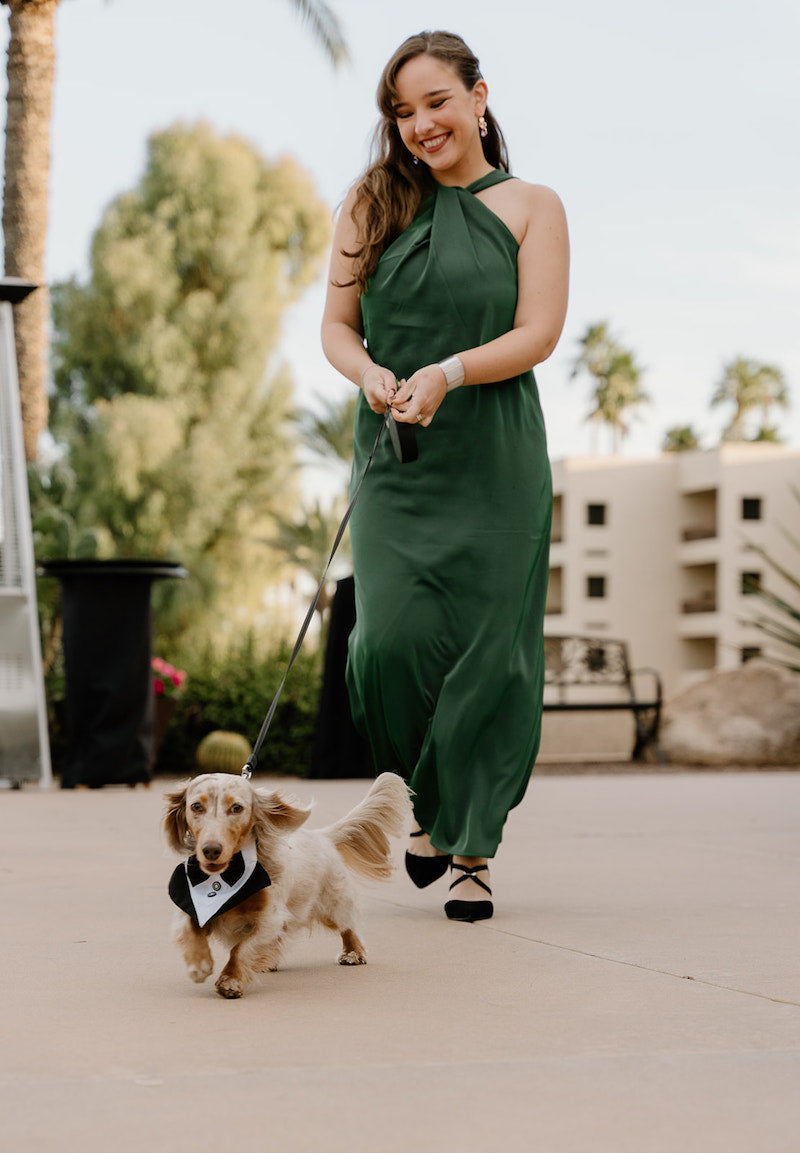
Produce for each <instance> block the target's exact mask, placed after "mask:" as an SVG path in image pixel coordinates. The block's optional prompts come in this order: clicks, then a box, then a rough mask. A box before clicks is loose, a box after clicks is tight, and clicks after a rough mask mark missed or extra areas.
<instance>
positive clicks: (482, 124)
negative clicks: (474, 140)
mask: <svg viewBox="0 0 800 1153" xmlns="http://www.w3.org/2000/svg"><path fill="white" fill-rule="evenodd" d="M478 129H479V131H480V134H481V136H488V135H489V128H488V126H487V124H486V119H485V117H483V116H479V117H478Z"/></svg>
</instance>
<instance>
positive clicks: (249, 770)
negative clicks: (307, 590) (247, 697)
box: [242, 408, 394, 781]
mask: <svg viewBox="0 0 800 1153" xmlns="http://www.w3.org/2000/svg"><path fill="white" fill-rule="evenodd" d="M386 415H387V417H388V419H386V418H384V421H382V422H381V426H380V428H379V429H378V435H377V436H376V437H375V443H374V444H373V446H372V451H371V452H370V454H369V457H368V459H367V463H366V464H365V465H364V471H363V472H362V474H361V479H360V480H359V482H358V485H357V486H356V490H355V492H354V493H353V497H352V499H351V501H350V504H349V505H348V506H347V511H346V513H345V514H344V516H343V517H342V523H341V524H340V525H339V528H338V531H337V533H336V539H335V540H334V542H333V547H332V548H331V552H330V556H329V557H328V562H327V564H326V565H325V571H324V572H323V574H322V580H321V581H320V582H319V586H318V588H317V591H316V593H315V594H314V599H313V600H312V602H311V604H310V606H309V609H308V612H307V613H306V617H305V620H304V621H303V623H302V625H301V626H300V632H299V633H298V636H297V640H296V641H295V643H294V648H293V649H292V655H291V656H290V657H289V663H288V664H287V666H286V672H285V673H284V674H283V680H282V681H281V683H280V684H279V685H278V691H277V692H276V694H275V696H274V697H273V699H272V704H271V705H270V706H269V710H268V711H267V715H266V716H265V717H264V723H263V724H262V726H261V732H260V733H259V734H258V737H257V738H256V743H255V744H254V745H253V751H252V753H251V754H250V756H249V757H248V758H247V760H246V762H245V764H244V766H243V768H242V776H243V777H246V778H247V780H248V781H249V780H250V778H251V777H252V775H253V773H254V772H255V769H256V765H257V764H258V754H259V752H260V751H261V746H262V745H263V744H264V740H265V738H266V735H267V733H268V732H269V727H270V725H271V724H272V718H273V717H274V716H275V710H276V709H277V707H278V701H279V700H280V699H281V693H282V692H283V687H284V685H285V684H286V681H287V680H288V677H289V672H290V670H291V667H292V665H293V664H294V662H295V658H296V656H297V654H298V653H299V652H300V649H301V647H302V644H303V641H304V639H305V635H306V633H307V632H308V626H309V625H310V624H311V621H312V620H313V618H314V612H315V610H316V607H317V604H318V603H319V598H320V597H321V596H322V590H323V588H324V587H325V581H326V580H327V578H328V569H329V568H330V567H331V562H332V561H333V558H334V556H335V555H336V550H337V549H338V547H339V545H340V544H341V542H342V537H343V536H344V530H345V529H346V528H347V523H348V521H349V520H350V517H351V515H352V512H353V509H354V508H355V507H356V501H357V500H358V494H359V493H360V492H361V486H362V485H363V483H364V481H365V479H366V476H367V473H368V472H369V466H370V465H371V464H372V461H373V458H374V456H375V453H376V452H377V451H378V445H379V444H380V442H381V437H382V436H383V431H384V429H385V428H387V427H388V424H389V420H391V421H392V423H394V417H393V416H392V414H391V412H390V411H389V409H388V408H387V410H386Z"/></svg>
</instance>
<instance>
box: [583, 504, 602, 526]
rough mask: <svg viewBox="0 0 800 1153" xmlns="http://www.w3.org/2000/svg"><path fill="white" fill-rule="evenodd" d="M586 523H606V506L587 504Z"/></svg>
mask: <svg viewBox="0 0 800 1153" xmlns="http://www.w3.org/2000/svg"><path fill="white" fill-rule="evenodd" d="M586 523H587V524H605V523H606V506H605V505H604V504H587V506H586Z"/></svg>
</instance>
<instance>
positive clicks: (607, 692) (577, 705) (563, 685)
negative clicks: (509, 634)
mask: <svg viewBox="0 0 800 1153" xmlns="http://www.w3.org/2000/svg"><path fill="white" fill-rule="evenodd" d="M544 663H545V675H544V682H545V689H544V711H545V712H558V713H566V712H609V711H622V710H627V711H629V712H632V713H633V719H634V724H635V726H636V740H635V741H634V745H633V752H632V753H631V760H632V761H637V760H640V759H641V758H642V757H643V756H644V754H645V752H646V751H647V750H648V749H652V750H653V752H654V753H655V755H656V757H657V759H658V760H659V762H661V763H663V761H664V759H665V758H664V754H663V752H662V750H661V748H660V746H659V744H658V730H659V725H660V723H661V677H660V676H659V674H658V672H657V671H656V670H655V669H651V668H645V669H631V667H630V665H629V663H628V646H627V645H626V644H625V642H624V641H616V640H606V638H605V637H577V636H565V637H545V638H544ZM645 677H646V678H649V685H648V686H647V689H648V691H647V692H645V691H643V690H644V684H643V681H644V678H645Z"/></svg>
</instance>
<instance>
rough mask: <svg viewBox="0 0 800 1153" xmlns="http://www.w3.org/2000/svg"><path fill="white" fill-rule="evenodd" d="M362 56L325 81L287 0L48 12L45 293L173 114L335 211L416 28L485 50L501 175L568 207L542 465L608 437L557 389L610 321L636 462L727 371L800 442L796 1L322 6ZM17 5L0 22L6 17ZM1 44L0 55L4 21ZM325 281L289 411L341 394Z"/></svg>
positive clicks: (348, 1)
mask: <svg viewBox="0 0 800 1153" xmlns="http://www.w3.org/2000/svg"><path fill="white" fill-rule="evenodd" d="M331 6H332V7H333V8H334V10H335V11H336V12H337V14H338V15H339V18H340V20H341V23H342V26H343V30H344V34H345V37H346V39H347V42H348V45H349V48H350V53H351V57H352V63H351V64H350V65H349V66H345V67H344V68H341V69H340V70H338V71H334V69H333V68H332V67H331V66H330V65H329V64H328V62H327V60H326V58H325V56H324V54H323V52H322V50H321V48H320V47H319V46H318V45H317V43H316V42H315V40H314V38H313V36H312V34H311V32H310V30H309V28H308V27H307V26H306V25H304V24H303V23H302V21H301V20H300V18H299V17H298V15H297V13H296V12H295V10H294V9H293V7H292V5H291V4H290V3H289V0H226V2H225V3H224V4H223V3H220V2H219V0H109V2H107V3H106V2H105V0H62V3H61V5H60V7H59V9H58V12H57V17H56V24H57V29H56V48H57V73H56V84H55V92H54V115H53V132H52V175H51V201H50V205H51V215H50V225H49V235H48V246H47V256H46V271H47V277H48V281H49V282H51V283H53V282H57V281H60V280H64V279H67V278H68V277H70V276H77V277H79V278H80V279H85V278H86V276H87V273H88V258H89V246H90V242H91V236H92V233H93V232H94V230H95V228H96V227H97V226H98V224H99V222H100V219H101V216H102V213H103V210H104V209H105V207H106V206H107V205H108V203H109V202H110V201H111V200H112V199H114V197H116V196H117V195H118V194H119V193H120V192H122V191H124V190H126V189H128V188H131V187H133V186H134V185H135V184H136V183H137V182H138V180H139V178H140V176H141V174H142V172H143V169H144V163H145V151H146V143H147V139H148V136H149V135H150V133H152V132H153V131H155V130H158V129H161V128H164V127H166V126H168V125H170V124H173V123H175V122H176V121H178V120H182V121H184V122H194V121H196V120H198V119H204V120H206V121H208V122H210V123H211V124H212V125H213V126H214V127H215V128H216V129H218V130H219V131H221V132H236V133H239V134H241V135H243V136H245V137H246V138H247V139H249V140H250V141H251V142H252V143H253V144H255V145H256V146H257V147H258V149H259V150H260V151H261V152H262V153H263V154H264V155H265V156H267V157H270V158H273V157H276V156H278V155H280V154H282V153H285V152H288V153H291V154H292V155H293V156H295V157H296V158H297V160H298V161H299V162H300V163H301V164H302V165H303V167H304V168H306V169H307V170H308V172H309V173H310V174H311V175H312V177H313V179H314V182H315V183H316V186H317V188H318V190H319V192H320V193H321V195H322V197H323V198H324V199H325V201H326V202H327V203H328V204H329V205H330V208H331V214H332V215H333V214H334V212H335V210H336V208H337V205H338V204H339V203H340V202H341V200H342V198H343V197H344V195H345V193H346V191H347V189H348V187H349V185H350V184H351V182H352V181H353V180H354V179H355V178H356V177H357V176H358V174H359V173H360V171H361V170H362V169H363V167H364V165H365V163H366V159H367V154H368V145H369V140H370V138H371V134H372V130H373V128H374V126H375V123H376V120H377V110H376V107H375V97H374V94H375V88H376V85H377V80H378V77H379V75H380V72H381V70H382V68H383V65H384V64H385V62H386V60H387V59H388V57H389V56H390V55H391V54H392V52H393V51H394V49H395V48H396V47H397V45H398V44H399V43H400V42H402V40H404V39H405V38H406V36H408V35H410V34H412V33H414V32H418V31H420V30H422V29H424V28H437V27H438V28H444V29H447V30H449V31H455V32H458V33H459V34H460V35H462V36H463V37H464V38H465V39H466V41H467V43H468V44H469V45H470V47H471V48H472V49H473V51H474V52H475V53H476V54H477V55H478V56H479V58H480V61H481V66H482V71H483V74H484V77H485V79H486V81H487V84H488V86H489V103H490V106H491V108H492V110H493V112H494V114H495V116H496V117H497V119H498V120H499V122H500V124H501V126H502V128H503V131H504V134H505V136H506V139H507V141H508V144H509V150H510V155H511V164H512V170H513V172H514V174H515V175H517V176H519V177H521V178H522V179H524V180H528V181H530V182H532V183H539V184H546V185H549V186H550V187H552V188H554V189H555V190H556V191H557V192H558V194H559V195H560V197H561V199H562V201H563V202H564V206H565V209H566V212H567V218H568V222H569V227H570V238H571V246H572V271H571V287H570V305H569V311H568V315H567V321H566V325H565V328H564V333H563V335H562V337H561V341H560V343H559V346H558V348H557V350H556V352H555V353H554V354H553V355H552V356H551V358H550V359H549V360H548V361H547V362H546V363H545V364H543V365H541V366H540V367H539V368H538V369H537V370H536V375H537V379H538V382H539V387H540V392H541V396H542V403H543V407H544V411H545V418H546V421H547V426H548V435H549V442H550V453H551V456H552V457H553V458H558V457H564V456H574V455H583V454H586V453H588V452H590V451H592V450H593V449H595V448H597V449H598V450H599V451H608V449H609V447H610V444H609V442H608V441H607V440H606V439H605V438H604V436H603V435H602V434H601V436H600V437H599V438H595V437H594V435H593V433H592V431H591V426H590V425H589V424H588V423H587V421H586V416H587V413H588V411H589V385H588V383H587V382H585V381H582V380H581V379H577V380H571V379H570V374H571V367H572V363H573V361H574V359H575V356H576V355H577V351H578V341H579V339H580V337H581V335H582V334H583V332H584V331H585V330H586V328H587V326H588V325H589V324H592V323H594V322H596V321H598V320H605V321H607V322H608V323H609V325H610V327H611V330H612V333H613V334H614V335H615V336H616V337H617V338H618V339H619V340H620V341H621V342H622V343H623V344H624V345H626V346H627V347H629V348H630V349H632V350H633V352H634V353H635V355H636V357H637V360H638V361H639V363H640V364H641V365H642V366H643V369H644V373H643V378H642V383H643V386H644V388H645V390H646V392H647V393H648V394H649V396H650V398H651V402H650V403H649V404H648V405H647V406H645V407H644V408H643V409H642V410H641V416H640V417H639V418H637V419H635V420H634V423H633V424H632V427H631V431H630V435H629V436H628V438H627V440H626V441H625V443H624V446H623V452H624V454H625V455H626V456H629V457H637V456H652V455H654V454H656V453H657V452H658V451H659V448H660V444H661V441H662V439H663V435H664V432H665V430H666V429H667V428H669V427H671V426H672V425H676V424H688V423H691V424H693V425H694V426H695V427H696V429H697V430H698V431H699V432H700V433H701V436H702V438H703V439H702V443H703V444H704V446H710V445H712V444H714V443H716V441H717V440H718V437H719V433H720V431H721V429H722V427H723V426H724V424H725V423H726V420H727V418H728V416H729V415H730V414H729V413H728V412H727V411H726V410H724V409H715V410H713V411H712V410H710V408H709V400H710V397H711V394H712V392H713V391H714V387H715V385H716V383H717V382H718V380H719V378H720V376H721V375H722V370H723V367H724V365H725V364H726V363H728V362H729V361H731V360H732V359H734V358H735V357H737V356H740V355H742V356H746V357H749V358H753V359H756V360H759V361H766V362H768V363H771V364H776V365H778V366H779V367H780V368H781V369H782V370H783V372H784V374H785V375H786V378H787V381H788V383H789V386H790V391H791V394H792V396H793V398H794V403H793V406H792V408H791V410H790V412H789V413H788V414H787V415H786V416H785V417H782V418H781V430H782V433H783V435H784V438H785V439H786V440H787V441H788V442H789V443H790V444H792V445H794V446H795V447H798V448H800V149H798V147H797V131H798V124H800V70H798V65H797V46H798V44H800V5H798V4H797V2H796V0H762V3H761V4H760V5H754V4H752V2H751V0H748V2H747V3H745V2H743V0H605V2H604V3H603V4H598V3H597V0H560V2H559V3H558V4H548V5H536V4H520V2H519V0H493V2H491V3H488V2H487V0H480V2H479V0H403V2H402V3H400V4H391V5H390V4H382V3H380V0H331ZM3 12H4V13H5V12H7V9H3ZM2 36H3V47H4V48H5V46H6V44H7V40H8V31H7V22H6V20H5V19H3V21H2ZM323 301H324V274H323V275H322V276H321V278H320V281H319V283H318V284H317V285H315V286H314V287H312V288H311V289H309V291H308V292H307V293H306V295H305V296H304V297H303V299H302V300H301V301H300V303H299V304H297V305H295V306H294V307H293V308H292V310H291V311H290V312H289V313H288V315H287V319H286V324H285V329H284V335H283V339H282V343H281V348H280V355H281V356H282V357H284V358H285V359H286V360H287V361H288V362H289V364H290V366H291V368H292V371H293V375H294V378H295V382H296V388H297V396H298V400H299V401H300V402H301V403H303V404H307V405H313V404H314V398H315V396H317V395H328V396H331V397H334V398H337V399H338V398H340V397H343V396H345V395H347V392H348V391H349V390H351V389H352V387H353V386H352V385H351V384H350V383H349V382H347V381H345V380H343V379H342V378H341V377H339V376H338V374H337V373H336V372H335V370H333V369H332V368H331V367H330V366H329V365H328V364H327V362H326V361H325V359H324V357H323V355H322V352H321V349H320V342H319V323H320V319H321V315H322V307H323Z"/></svg>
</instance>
